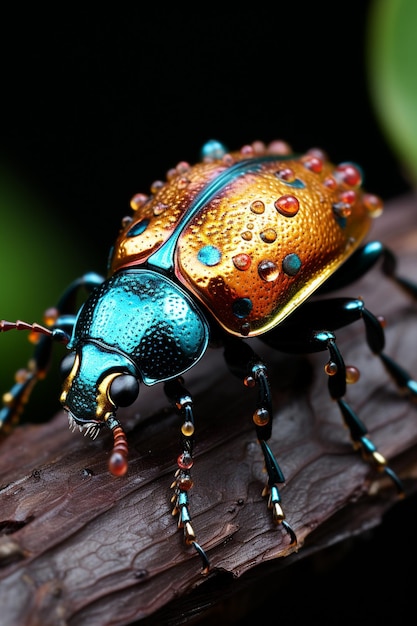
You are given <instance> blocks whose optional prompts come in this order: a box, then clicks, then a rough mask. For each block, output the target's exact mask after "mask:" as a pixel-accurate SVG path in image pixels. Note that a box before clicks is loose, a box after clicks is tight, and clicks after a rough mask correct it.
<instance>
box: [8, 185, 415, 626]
mask: <svg viewBox="0 0 417 626" xmlns="http://www.w3.org/2000/svg"><path fill="white" fill-rule="evenodd" d="M415 205H416V198H415V197H414V196H412V197H407V198H403V199H399V200H397V201H395V202H392V203H391V206H388V207H387V209H386V211H385V215H384V216H383V217H382V218H380V220H377V221H376V223H375V228H374V231H373V233H372V236H373V237H375V238H380V239H381V240H382V241H384V242H386V243H387V244H389V245H390V246H391V247H392V248H393V249H395V250H396V252H398V253H399V259H400V270H401V273H402V274H403V275H405V276H408V277H409V278H411V279H413V280H414V281H415V282H417V275H416V256H415V254H416V250H417V224H416V219H415ZM345 292H346V293H349V295H351V296H353V297H363V298H364V300H365V304H366V306H367V308H368V309H370V310H371V311H372V312H373V313H374V314H376V315H379V314H382V315H384V316H385V317H386V319H387V322H388V325H387V328H386V338H387V346H386V352H387V353H388V354H390V355H391V356H392V357H393V358H394V359H396V360H397V361H398V362H399V363H400V364H401V365H402V366H403V367H404V368H406V369H408V370H409V371H411V372H414V374H415V375H417V333H416V304H415V303H412V302H410V300H409V299H408V298H407V297H406V296H405V295H404V294H402V293H401V292H400V291H399V290H398V289H397V288H396V287H395V286H393V285H392V284H391V283H390V281H388V279H386V278H384V277H382V275H381V274H380V273H379V272H378V269H374V270H372V272H370V273H369V274H368V275H367V276H365V277H364V278H363V279H362V280H361V281H360V282H358V283H357V284H355V285H354V286H353V287H351V288H350V289H349V290H345ZM337 336H338V345H339V347H340V348H341V351H342V354H343V355H344V358H345V361H346V363H347V364H350V363H352V364H355V365H356V366H357V367H359V369H360V371H361V374H362V375H361V378H360V380H359V381H358V382H357V383H356V384H355V385H352V386H350V387H349V388H348V393H347V396H346V398H347V400H348V402H350V404H351V405H352V406H353V407H354V409H355V410H356V411H357V412H358V414H359V416H360V418H361V419H362V420H363V421H364V423H365V424H366V425H367V427H368V429H369V433H370V437H371V438H372V440H373V441H374V443H375V444H376V445H377V447H378V449H379V451H380V452H381V453H382V454H383V455H384V456H385V457H386V458H388V459H389V463H390V466H391V467H392V468H393V469H394V470H395V471H396V472H397V473H398V474H399V475H400V477H401V479H402V480H403V481H404V483H405V486H406V490H407V495H411V494H414V493H415V492H416V482H417V481H416V476H417V461H416V459H417V456H416V451H417V419H416V407H415V406H413V405H412V404H411V403H410V402H409V401H408V399H406V398H402V397H400V396H399V394H398V392H397V389H396V387H395V385H394V384H393V383H392V382H391V380H390V379H388V377H387V375H386V373H385V370H384V369H383V367H382V364H381V362H380V360H379V359H378V358H376V357H374V356H373V355H372V354H371V353H370V351H369V349H368V347H367V346H366V343H365V338H364V328H363V325H362V323H361V322H357V323H355V324H354V325H352V326H351V327H349V328H345V329H341V330H340V331H338V333H337ZM255 346H256V350H257V351H258V352H260V353H261V354H262V356H263V357H264V358H265V360H266V361H267V363H268V364H269V378H270V381H271V383H272V387H273V401H274V407H275V411H276V416H275V421H274V428H273V436H272V438H271V440H270V445H271V448H272V450H273V451H274V453H275V454H276V456H277V458H278V461H279V463H280V466H281V468H282V470H283V471H284V473H285V476H286V484H285V486H284V487H283V488H282V491H281V495H282V503H283V508H284V511H285V513H286V516H287V520H288V522H289V523H290V524H291V526H292V527H293V529H294V530H295V532H296V534H297V537H298V542H299V543H298V551H296V552H294V550H293V549H292V548H290V547H289V537H288V535H287V534H286V533H285V532H284V531H283V529H282V528H280V527H278V528H277V527H275V526H274V525H273V522H272V517H271V513H270V511H268V509H267V506H266V503H265V500H264V499H263V498H262V497H261V491H262V488H263V486H264V481H265V474H264V471H263V462H262V455H261V450H260V447H259V444H258V443H257V441H256V436H255V432H254V428H253V424H252V420H251V415H252V412H253V408H254V399H255V398H254V392H253V393H252V391H251V390H247V389H245V388H244V387H243V386H242V384H241V383H240V382H239V381H238V380H235V379H234V378H233V377H232V376H231V375H230V374H229V373H228V371H227V369H226V366H225V364H224V362H223V358H222V353H221V351H220V350H212V351H210V353H209V354H207V355H206V356H205V358H204V359H203V360H202V362H201V363H200V364H198V365H197V366H196V367H195V368H194V369H193V370H191V371H190V372H189V374H188V375H187V377H186V385H187V388H188V389H189V390H190V391H191V393H192V394H193V397H194V403H195V413H196V449H195V464H194V467H193V470H192V476H193V479H194V488H193V489H192V490H191V492H190V512H191V515H192V518H193V526H194V528H195V530H196V532H197V539H198V541H199V543H200V544H201V545H202V546H203V547H204V549H205V550H206V552H207V553H208V556H209V558H210V561H211V566H212V569H211V573H210V574H209V576H208V577H204V576H202V574H201V562H200V559H199V557H198V555H197V553H196V552H195V550H194V549H193V548H190V547H185V546H184V543H183V538H182V531H178V530H177V528H176V518H173V517H172V516H171V508H172V505H171V504H170V497H171V495H172V492H171V491H170V484H171V482H172V480H173V475H174V472H175V469H176V458H177V456H178V454H179V453H180V436H179V428H180V421H179V418H178V417H177V415H176V414H175V412H174V411H173V410H171V408H170V407H168V406H167V401H166V399H165V397H164V395H163V390H162V386H156V387H154V388H148V389H143V390H141V395H140V398H139V401H138V403H137V404H136V405H135V407H134V410H132V409H130V410H125V411H124V412H121V413H120V416H121V419H122V422H123V424H124V426H125V429H126V432H127V434H128V441H129V446H130V466H129V472H128V474H127V476H125V477H123V478H114V477H112V476H111V475H110V474H109V473H108V470H107V462H108V457H109V453H110V450H111V439H110V435H106V434H102V435H100V436H99V437H98V438H97V439H96V440H94V441H91V440H90V439H89V438H83V437H81V435H80V434H78V433H75V434H73V433H71V432H70V431H69V430H68V422H67V418H66V416H65V415H64V413H59V414H57V415H56V416H55V417H54V418H53V419H52V420H51V421H49V422H47V423H45V424H41V425H24V426H20V427H18V428H17V429H16V430H15V431H14V432H13V433H12V434H11V435H10V436H9V437H8V438H7V439H5V440H4V441H3V442H2V444H1V455H0V472H1V477H2V479H1V481H2V482H1V489H0V581H1V582H0V606H1V614H0V622H1V624H2V625H3V624H4V625H5V626H8V625H12V624H13V625H14V626H15V625H19V626H32V625H35V624H40V623H41V624H42V625H43V626H49V625H51V626H57V625H64V624H68V625H70V624H71V625H72V624H77V626H83V625H88V626H95V625H97V626H107V625H110V624H111V625H112V626H122V625H126V624H132V623H133V622H135V621H138V620H145V618H149V619H150V618H151V617H152V615H155V614H157V613H156V612H157V611H160V610H161V609H164V608H165V609H167V608H169V606H170V604H171V603H172V601H173V600H174V599H175V600H176V601H175V607H176V608H175V611H176V612H177V615H180V614H182V615H184V614H188V615H189V616H191V615H200V616H201V615H204V608H203V607H204V606H206V607H210V606H213V605H214V604H215V602H216V601H218V600H219V593H221V591H220V590H221V588H222V585H221V581H222V580H224V579H223V578H222V576H224V575H226V574H229V575H231V576H233V577H235V578H236V579H239V578H240V577H241V576H242V575H243V574H244V573H249V572H251V571H252V570H253V571H255V570H256V568H259V567H261V565H262V564H263V567H265V566H266V565H267V566H268V567H269V568H270V569H271V570H272V571H277V570H278V569H282V568H285V567H286V566H287V565H288V564H290V563H293V562H294V561H295V560H300V559H303V558H305V557H306V556H307V555H309V554H311V553H312V552H314V551H318V550H321V549H323V547H325V546H329V545H332V544H334V543H335V542H338V541H341V540H342V539H344V538H346V537H350V536H354V535H356V534H358V533H361V532H362V531H364V530H365V529H368V528H370V527H373V526H375V525H377V524H379V523H380V521H381V516H382V514H383V513H384V512H385V511H386V510H388V509H389V508H390V507H391V506H392V505H393V504H394V503H395V502H396V501H397V496H396V493H395V489H394V488H393V485H392V483H391V481H390V480H389V479H387V478H384V477H383V476H381V475H380V474H378V475H377V474H376V473H375V471H374V470H372V469H371V468H370V466H369V465H368V464H367V463H366V462H365V461H363V460H362V458H361V457H360V455H359V454H358V453H356V452H354V451H353V449H352V446H351V443H350V440H349V437H348V433H347V431H346V429H345V428H344V427H343V426H342V421H341V418H340V415H339V411H338V408H337V405H336V404H335V403H334V402H333V401H332V400H331V399H330V397H329V394H328V391H327V377H326V375H325V373H324V371H323V366H324V364H325V362H326V360H327V358H326V354H324V353H321V354H318V355H314V356H309V357H298V356H297V357H295V356H287V355H282V354H278V353H275V352H273V351H271V350H270V349H265V348H264V347H263V346H262V344H260V343H257V342H256V343H255ZM216 581H219V582H218V584H217V582H216ZM193 589H197V592H196V591H195V592H194V595H193V594H191V595H190V592H191V590H193ZM196 594H198V595H196ZM193 597H194V598H196V597H197V598H198V599H197V600H195V601H194V604H193V600H192V599H193ZM174 615H175V613H174V614H171V621H170V623H172V624H174V623H176V622H175V617H174ZM146 621H147V620H146ZM149 623H150V622H149ZM155 623H159V624H161V623H162V622H161V621H158V622H155ZM178 623H182V622H180V619H179V618H178Z"/></svg>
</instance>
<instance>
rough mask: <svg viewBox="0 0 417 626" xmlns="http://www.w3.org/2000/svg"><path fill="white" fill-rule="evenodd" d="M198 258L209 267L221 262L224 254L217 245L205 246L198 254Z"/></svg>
mask: <svg viewBox="0 0 417 626" xmlns="http://www.w3.org/2000/svg"><path fill="white" fill-rule="evenodd" d="M197 258H198V260H199V261H200V262H201V263H203V264H204V265H208V266H209V267H211V266H213V265H217V264H218V263H220V261H221V258H222V254H221V252H220V250H219V249H218V248H216V246H204V247H203V248H201V249H200V250H199V252H198V254H197Z"/></svg>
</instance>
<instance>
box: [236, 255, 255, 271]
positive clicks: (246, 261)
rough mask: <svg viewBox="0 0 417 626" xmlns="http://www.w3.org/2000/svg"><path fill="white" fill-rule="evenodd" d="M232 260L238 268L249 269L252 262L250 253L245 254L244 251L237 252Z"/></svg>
mask: <svg viewBox="0 0 417 626" xmlns="http://www.w3.org/2000/svg"><path fill="white" fill-rule="evenodd" d="M232 260H233V264H234V266H235V267H236V269H238V270H247V269H249V267H250V264H251V258H250V256H249V254H245V253H244V252H242V253H241V254H236V256H234V257H233V259H232Z"/></svg>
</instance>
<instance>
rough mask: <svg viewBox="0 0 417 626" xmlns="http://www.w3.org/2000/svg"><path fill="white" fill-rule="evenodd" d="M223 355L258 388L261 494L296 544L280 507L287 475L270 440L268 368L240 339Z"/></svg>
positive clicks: (255, 417) (237, 373)
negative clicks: (262, 465) (263, 474)
mask: <svg viewBox="0 0 417 626" xmlns="http://www.w3.org/2000/svg"><path fill="white" fill-rule="evenodd" d="M224 357H225V361H226V364H227V366H228V367H229V369H230V371H231V372H232V374H234V375H235V376H237V377H238V378H240V379H241V380H242V379H243V382H244V384H245V386H246V387H255V386H257V388H258V397H257V403H256V409H255V411H254V413H253V421H254V424H255V428H256V435H257V438H258V440H259V443H260V446H261V449H262V453H263V456H264V460H265V469H266V472H267V475H268V479H267V483H266V485H265V488H264V490H263V492H262V496H264V497H268V508H269V509H271V511H272V519H273V521H274V523H275V524H276V525H281V526H282V527H283V528H284V529H285V530H286V532H287V533H288V535H289V537H290V540H291V545H296V544H297V537H296V534H295V532H294V530H293V529H292V528H291V526H290V524H289V523H288V522H287V521H286V519H285V514H284V511H283V508H282V506H281V494H280V492H279V485H280V484H283V483H284V482H285V477H284V474H283V472H282V470H281V468H280V466H279V465H278V462H277V460H276V458H275V456H274V455H273V453H272V451H271V449H270V447H269V446H268V444H267V440H268V439H269V438H270V436H271V433H272V418H273V410H272V401H271V390H270V387H269V382H268V376H267V370H266V366H265V364H264V363H263V362H262V360H261V359H260V358H259V357H258V356H257V355H256V354H255V352H254V351H253V350H252V348H250V346H248V344H247V343H244V342H242V341H241V340H233V339H232V338H229V339H228V340H227V341H226V344H225V351H224Z"/></svg>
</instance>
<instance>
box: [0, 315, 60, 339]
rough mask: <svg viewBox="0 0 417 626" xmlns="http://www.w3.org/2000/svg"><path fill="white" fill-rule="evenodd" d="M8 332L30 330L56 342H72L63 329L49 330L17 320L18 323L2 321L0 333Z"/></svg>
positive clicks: (39, 325) (0, 322)
mask: <svg viewBox="0 0 417 626" xmlns="http://www.w3.org/2000/svg"><path fill="white" fill-rule="evenodd" d="M8 330H28V331H30V332H31V333H39V334H40V335H47V336H48V337H50V338H51V339H53V340H54V341H58V342H60V343H64V344H67V343H68V342H69V340H70V337H69V335H67V333H66V332H64V331H63V330H61V328H47V327H46V326H42V325H41V324H37V323H36V322H35V323H33V324H28V322H22V320H17V321H16V322H7V321H6V320H1V321H0V333H5V332H7V331H8Z"/></svg>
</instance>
